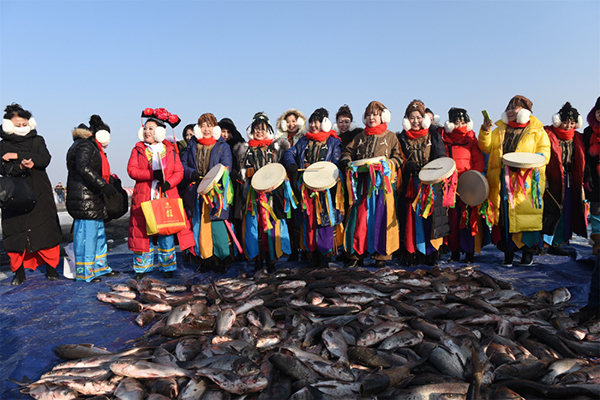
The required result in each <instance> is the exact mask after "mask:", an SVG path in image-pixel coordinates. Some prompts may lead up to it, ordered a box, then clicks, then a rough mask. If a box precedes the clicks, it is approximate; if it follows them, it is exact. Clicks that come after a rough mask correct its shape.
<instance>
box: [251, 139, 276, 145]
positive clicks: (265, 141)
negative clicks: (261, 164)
mask: <svg viewBox="0 0 600 400" xmlns="http://www.w3.org/2000/svg"><path fill="white" fill-rule="evenodd" d="M271 143H273V139H263V140H256V139H252V140H249V141H248V146H250V147H267V146H270V145H271Z"/></svg>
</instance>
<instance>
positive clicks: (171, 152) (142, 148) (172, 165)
mask: <svg viewBox="0 0 600 400" xmlns="http://www.w3.org/2000/svg"><path fill="white" fill-rule="evenodd" d="M163 144H164V145H165V147H166V151H167V166H166V167H165V169H164V173H165V181H166V182H169V184H170V185H171V188H170V189H169V190H167V191H166V196H167V197H169V198H172V199H178V198H179V193H178V192H177V184H178V183H179V182H180V181H181V179H182V178H183V167H182V166H181V161H180V160H179V156H178V155H177V152H176V151H175V146H174V145H173V144H171V142H169V141H167V140H165V141H163ZM127 173H128V174H129V177H130V178H131V179H133V180H135V187H134V188H133V196H132V197H131V209H130V217H129V240H128V242H127V246H128V247H129V250H132V251H142V252H147V251H149V250H150V238H149V236H148V234H147V233H146V219H145V218H144V213H143V212H142V206H141V204H142V202H144V201H148V200H150V196H151V193H152V181H153V180H154V171H153V170H152V163H151V162H150V161H148V157H147V156H146V145H145V144H144V143H143V142H137V143H136V145H135V147H134V148H133V150H132V151H131V156H130V157H129V162H128V163H127ZM177 239H178V241H179V248H180V249H181V250H185V249H188V248H193V247H194V245H195V242H194V235H193V234H192V231H191V229H190V224H189V221H188V220H187V219H186V229H184V230H182V231H180V232H179V233H177Z"/></svg>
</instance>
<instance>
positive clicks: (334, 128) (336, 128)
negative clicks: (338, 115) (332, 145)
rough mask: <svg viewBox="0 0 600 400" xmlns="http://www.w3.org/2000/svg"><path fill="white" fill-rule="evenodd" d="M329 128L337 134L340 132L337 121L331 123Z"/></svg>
mask: <svg viewBox="0 0 600 400" xmlns="http://www.w3.org/2000/svg"><path fill="white" fill-rule="evenodd" d="M331 129H333V130H334V131H335V133H337V134H339V133H340V128H338V124H337V122H336V123H335V124H333V126H332V127H331Z"/></svg>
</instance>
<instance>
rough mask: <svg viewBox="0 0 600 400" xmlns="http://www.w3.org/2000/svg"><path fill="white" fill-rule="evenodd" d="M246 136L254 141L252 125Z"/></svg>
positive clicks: (248, 128)
mask: <svg viewBox="0 0 600 400" xmlns="http://www.w3.org/2000/svg"><path fill="white" fill-rule="evenodd" d="M246 136H248V139H250V140H254V135H253V134H252V124H250V125H248V127H247V128H246Z"/></svg>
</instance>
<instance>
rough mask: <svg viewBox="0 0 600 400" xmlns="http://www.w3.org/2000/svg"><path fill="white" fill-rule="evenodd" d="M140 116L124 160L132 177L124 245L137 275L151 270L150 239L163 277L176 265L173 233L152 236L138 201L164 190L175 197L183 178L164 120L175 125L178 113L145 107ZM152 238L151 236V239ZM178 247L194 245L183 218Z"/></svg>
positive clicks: (171, 271) (151, 250) (152, 252)
mask: <svg viewBox="0 0 600 400" xmlns="http://www.w3.org/2000/svg"><path fill="white" fill-rule="evenodd" d="M142 117H144V118H147V120H146V123H145V124H144V126H143V127H142V128H140V130H139V131H138V138H139V139H140V141H139V142H137V143H136V145H135V147H134V148H133V150H132V151H131V156H130V157H129V162H128V163H127V173H128V174H129V176H130V177H131V179H134V180H135V187H134V189H133V196H132V198H131V212H130V218H129V238H128V247H129V250H132V251H133V269H134V270H135V272H136V278H137V279H139V278H141V277H143V276H144V275H145V274H147V273H149V272H151V271H152V269H153V266H154V243H153V242H154V241H156V242H157V245H158V267H159V270H160V271H162V272H163V273H164V276H165V278H171V277H173V271H174V270H175V269H176V268H177V259H176V257H175V235H165V236H163V235H156V236H153V237H152V238H151V237H149V236H148V234H147V233H146V219H145V218H144V213H143V212H142V207H141V203H143V202H145V201H149V200H152V199H156V198H159V196H160V193H161V192H162V193H165V194H166V196H167V197H169V198H179V193H178V192H177V184H178V183H179V182H181V180H182V179H183V166H182V165H181V161H180V159H179V156H178V155H177V152H176V150H175V146H174V145H173V144H172V143H170V142H169V141H167V140H164V139H165V134H166V130H165V124H166V123H168V124H169V125H171V127H173V128H174V127H175V126H176V125H177V124H178V123H179V121H180V120H179V117H177V116H176V115H172V114H170V113H169V112H167V111H166V110H165V109H160V108H157V109H155V110H152V109H148V108H147V109H145V110H144V111H143V113H142ZM151 239H152V240H151ZM177 239H178V240H179V247H180V248H181V250H185V249H191V250H192V251H193V247H194V236H193V235H192V232H191V230H190V225H189V223H188V222H187V220H186V229H184V230H182V231H180V232H179V233H177Z"/></svg>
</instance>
